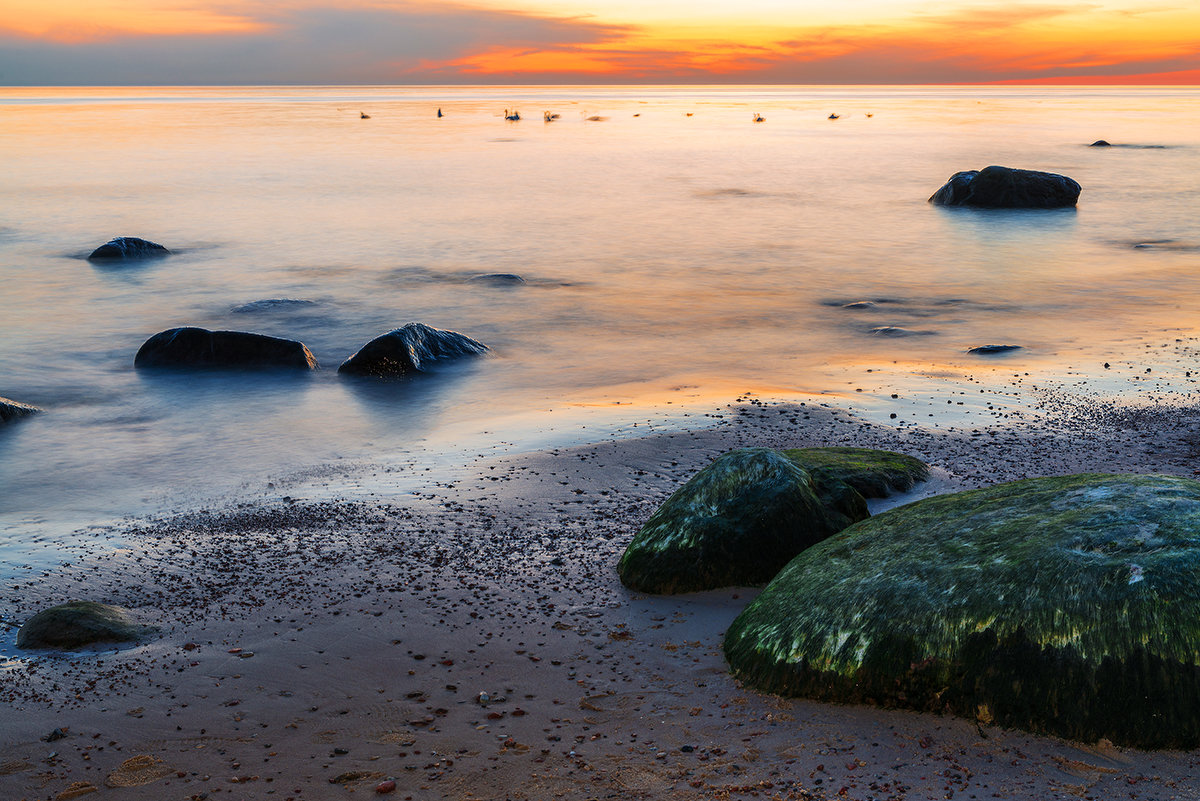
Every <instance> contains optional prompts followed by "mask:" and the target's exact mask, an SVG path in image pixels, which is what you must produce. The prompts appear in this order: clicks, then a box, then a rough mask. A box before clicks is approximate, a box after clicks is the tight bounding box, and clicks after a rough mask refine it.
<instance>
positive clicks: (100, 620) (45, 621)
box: [17, 601, 155, 649]
mask: <svg viewBox="0 0 1200 801" xmlns="http://www.w3.org/2000/svg"><path fill="white" fill-rule="evenodd" d="M154 631H155V629H154V628H153V627H152V626H142V625H139V624H138V623H136V622H135V621H134V619H133V618H132V617H131V616H130V614H129V612H128V610H126V609H124V608H122V607H120V606H113V605H111V604H102V603H97V602H95V601H70V602H68V603H65V604H59V605H58V606H52V607H50V608H49V609H43V610H42V611H41V612H38V613H37V614H36V615H34V616H33V617H31V618H29V620H27V621H25V625H23V626H21V628H20V629H19V630H18V631H17V647H18V648H58V649H72V648H81V647H83V646H86V645H92V644H94V643H101V642H131V641H133V640H139V639H142V638H143V637H145V636H147V635H149V634H152V633H153V632H154Z"/></svg>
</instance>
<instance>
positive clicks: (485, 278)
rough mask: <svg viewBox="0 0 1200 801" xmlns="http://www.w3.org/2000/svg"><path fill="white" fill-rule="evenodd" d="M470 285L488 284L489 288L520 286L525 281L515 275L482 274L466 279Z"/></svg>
mask: <svg viewBox="0 0 1200 801" xmlns="http://www.w3.org/2000/svg"><path fill="white" fill-rule="evenodd" d="M467 281H469V282H470V283H472V284H489V285H491V286H520V285H521V284H523V283H525V279H524V278H522V277H521V276H519V275H517V274H516V273H484V274H482V275H473V276H471V277H470V278H468V279H467Z"/></svg>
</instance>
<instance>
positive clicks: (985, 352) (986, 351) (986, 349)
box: [967, 345, 1021, 356]
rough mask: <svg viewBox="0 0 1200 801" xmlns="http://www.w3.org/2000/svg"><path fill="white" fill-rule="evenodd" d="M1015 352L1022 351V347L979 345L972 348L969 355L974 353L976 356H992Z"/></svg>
mask: <svg viewBox="0 0 1200 801" xmlns="http://www.w3.org/2000/svg"><path fill="white" fill-rule="evenodd" d="M1014 350H1021V346H1020V345H979V346H978V347H975V348H971V349H970V350H968V351H967V353H974V354H975V355H976V356H990V355H993V354H996V353H1011V352H1012V351H1014Z"/></svg>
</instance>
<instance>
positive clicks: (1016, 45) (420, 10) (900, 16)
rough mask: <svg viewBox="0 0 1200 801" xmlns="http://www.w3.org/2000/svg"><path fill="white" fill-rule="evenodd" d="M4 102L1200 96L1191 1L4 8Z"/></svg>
mask: <svg viewBox="0 0 1200 801" xmlns="http://www.w3.org/2000/svg"><path fill="white" fill-rule="evenodd" d="M0 9H3V11H4V13H2V14H0V85H7V86H39V85H68V86H73V85H222V84H239V85H259V84H327V85H332V84H587V83H634V84H636V83H670V84H679V83H685V84H722V83H724V84H958V83H1033V84H1039V83H1062V84H1078V83H1084V84H1108V83H1112V84H1176V85H1196V84H1200V2H1197V0H1183V1H1182V2H1180V1H1179V0H1110V1H1106V0H1093V1H1088V0H1082V1H1081V2H1075V1H1074V0H1067V1H1066V2H1056V1H1055V0H1045V1H1043V2H997V0H938V1H934V2H925V1H918V0H840V1H835V0H824V1H823V2H817V0H660V1H658V2H654V1H653V0H462V2H436V1H434V0H424V1H422V0H412V1H410V0H239V2H236V3H234V2H228V1H227V0H157V1H153V0H0Z"/></svg>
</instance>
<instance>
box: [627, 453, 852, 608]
mask: <svg viewBox="0 0 1200 801" xmlns="http://www.w3.org/2000/svg"><path fill="white" fill-rule="evenodd" d="M867 515H868V512H867V505H866V501H865V500H863V497H862V496H861V495H860V494H859V493H858V492H856V491H855V490H854V489H853V488H852V487H850V486H849V485H847V484H846V483H844V482H841V481H838V480H836V478H834V477H833V476H825V477H824V479H823V480H820V481H818V480H816V479H814V477H813V476H812V475H810V474H809V473H808V472H806V471H805V470H804V469H803V468H801V467H800V466H799V465H798V464H797V463H796V462H795V461H793V460H791V459H789V458H787V457H786V456H784V455H783V454H781V453H778V452H776V451H772V450H767V449H763V448H754V449H748V450H739V451H731V452H730V453H727V454H724V455H723V456H721V457H719V458H717V459H716V460H715V461H714V462H713V463H712V464H710V465H708V466H707V467H705V468H704V469H703V470H701V471H700V472H699V473H697V474H696V475H695V476H693V477H692V478H691V480H690V481H688V482H687V483H686V484H684V485H683V486H682V487H680V488H679V489H678V490H676V491H675V493H674V494H673V495H671V497H670V498H668V499H667V500H666V501H665V502H664V503H663V505H662V506H660V507H659V508H658V510H657V511H655V512H654V514H653V515H651V516H650V519H649V520H648V521H646V524H645V525H644V526H642V528H641V530H640V531H638V533H637V534H636V535H635V536H634V538H633V541H632V542H630V543H629V547H628V548H626V549H625V553H624V555H623V556H622V557H621V561H620V563H619V564H618V566H617V570H618V572H619V573H620V576H621V582H622V583H623V584H625V586H627V587H629V588H630V589H633V590H637V591H639V592H650V593H680V592H696V591H699V590H708V589H714V588H716V587H728V586H745V585H753V584H763V583H765V582H767V581H769V580H770V579H771V577H772V576H774V575H775V574H776V573H777V572H778V571H779V569H780V568H781V567H783V566H784V565H785V564H787V563H788V561H789V560H791V559H792V557H794V556H795V555H796V554H797V553H799V552H800V551H802V550H804V549H805V548H807V547H809V546H810V545H813V544H815V543H817V542H820V541H821V540H823V539H825V538H826V537H828V536H830V535H831V534H833V533H835V532H837V531H839V530H841V529H842V528H844V527H845V526H847V525H849V524H851V523H853V522H855V521H857V520H862V519H864V518H865V517H867Z"/></svg>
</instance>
